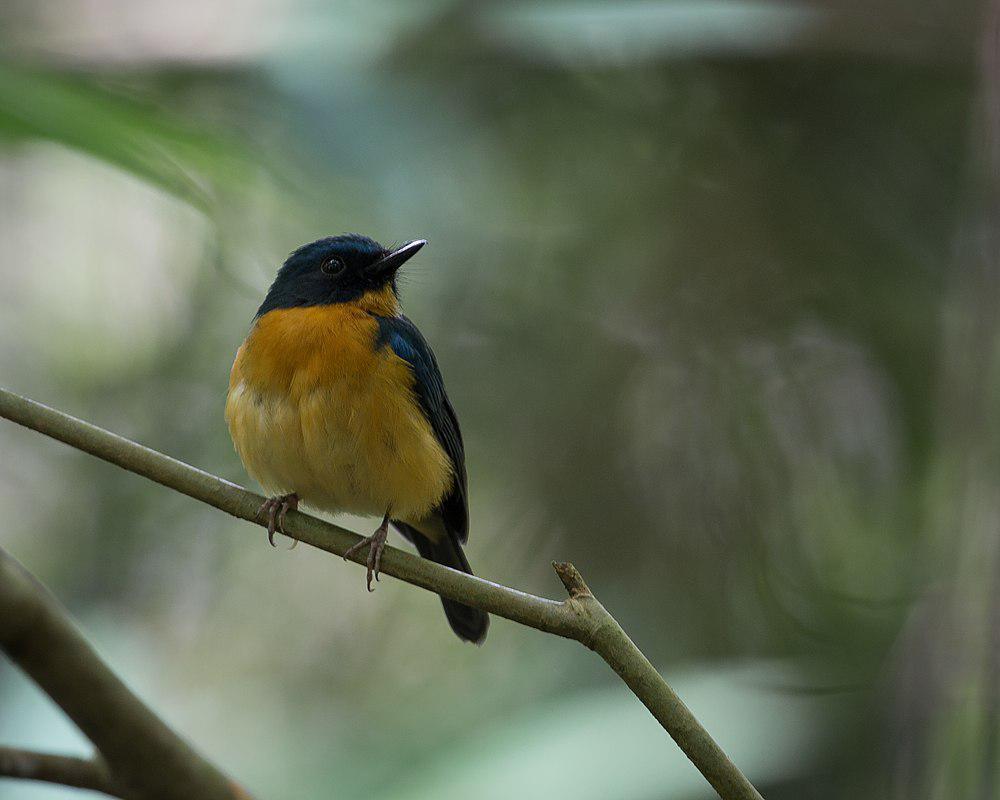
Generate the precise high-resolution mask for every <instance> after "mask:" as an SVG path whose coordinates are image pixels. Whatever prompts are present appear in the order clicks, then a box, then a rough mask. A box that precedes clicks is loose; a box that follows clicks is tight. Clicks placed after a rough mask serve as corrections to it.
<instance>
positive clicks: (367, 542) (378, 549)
mask: <svg viewBox="0 0 1000 800" xmlns="http://www.w3.org/2000/svg"><path fill="white" fill-rule="evenodd" d="M388 536H389V512H388V511H386V512H385V516H384V517H383V518H382V524H381V525H379V526H378V528H377V529H376V531H375V533H373V534H372V535H371V536H369V537H368V538H366V539H362V540H361V541H360V542H358V543H357V544H356V545H354V546H353V547H351V548H350V549H349V550H348V551H347V552H346V553H344V560H345V561H346V560H347V559H348V558H350V557H351V556H353V555H354V554H355V553H356V552H358V551H359V550H361V548H363V547H365V546H368V548H369V549H368V591H369V592H371V591H374V590H373V589H372V577H374V578H375V580H378V571H379V566H380V565H381V564H382V551H383V550H385V540H386V539H387V538H388Z"/></svg>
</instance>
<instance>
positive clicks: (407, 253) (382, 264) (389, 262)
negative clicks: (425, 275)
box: [365, 239, 427, 280]
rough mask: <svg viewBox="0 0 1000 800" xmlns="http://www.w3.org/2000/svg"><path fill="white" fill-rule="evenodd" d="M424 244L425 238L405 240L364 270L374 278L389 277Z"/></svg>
mask: <svg viewBox="0 0 1000 800" xmlns="http://www.w3.org/2000/svg"><path fill="white" fill-rule="evenodd" d="M425 244H427V240H426V239H414V240H413V241H412V242H407V243H406V244H404V245H403V246H402V247H400V248H399V249H398V250H393V251H392V252H391V253H389V255H387V256H386V257H385V258H383V259H381V260H379V261H376V262H375V263H374V264H372V265H371V266H370V267H368V269H367V270H365V271H366V272H367V273H368V275H369V276H371V277H372V278H374V279H376V280H379V279H382V280H385V279H388V278H391V277H392V276H393V275H395V274H396V270H398V269H399V268H400V267H401V266H403V264H405V263H406V262H407V261H409V260H410V259H411V258H412V257H413V256H415V255H416V254H417V251H418V250H419V249H420V248H421V247H423V246H424V245H425Z"/></svg>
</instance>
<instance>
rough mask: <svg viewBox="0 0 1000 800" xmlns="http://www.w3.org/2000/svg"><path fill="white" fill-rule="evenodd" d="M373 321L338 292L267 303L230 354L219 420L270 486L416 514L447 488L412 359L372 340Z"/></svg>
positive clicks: (352, 508)
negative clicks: (315, 299)
mask: <svg viewBox="0 0 1000 800" xmlns="http://www.w3.org/2000/svg"><path fill="white" fill-rule="evenodd" d="M377 327H378V326H377V323H376V321H375V320H374V319H373V318H372V317H371V316H370V315H369V314H367V313H365V312H364V311H363V310H359V309H358V308H356V307H353V306H347V305H346V304H341V305H337V306H321V307H310V308H295V309H282V310H280V311H272V312H270V313H269V314H267V315H265V316H264V317H262V318H261V319H260V320H258V322H257V323H256V325H255V326H254V329H253V331H251V333H250V335H249V336H248V337H247V340H246V341H245V342H244V343H243V346H242V347H241V348H240V351H239V353H237V357H236V362H235V363H234V364H233V371H232V376H231V379H230V388H229V396H228V398H227V401H226V421H227V423H228V425H229V431H230V434H231V435H232V438H233V443H234V444H235V445H236V450H237V452H238V453H239V455H240V458H241V459H242V461H243V464H244V466H245V467H246V469H247V471H248V472H249V473H250V475H251V476H253V477H254V478H255V479H256V480H257V481H259V482H260V484H261V486H262V487H263V488H264V490H265V491H266V492H267V493H268V494H285V493H288V492H295V493H297V494H298V495H299V497H300V498H301V499H302V501H303V502H304V503H305V504H307V505H310V506H313V507H314V508H318V509H321V510H324V511H330V512H340V511H346V512H351V513H355V514H365V515H372V516H381V515H382V514H385V513H386V512H387V511H389V512H390V513H391V514H392V516H393V517H394V518H396V519H401V520H404V521H408V522H409V521H412V522H416V521H418V520H421V519H423V518H425V517H427V516H428V515H429V514H430V512H431V510H432V509H433V508H434V507H435V506H436V505H437V504H438V503H439V502H440V501H441V499H442V497H444V495H445V494H446V492H447V491H448V490H449V489H450V488H451V486H452V482H453V480H454V477H453V475H454V470H453V468H452V465H451V462H450V459H449V458H448V456H447V454H446V453H445V452H444V450H443V449H442V448H441V445H440V444H439V443H438V441H437V439H436V437H435V436H434V432H433V430H432V429H431V427H430V424H429V423H428V422H427V420H426V419H425V417H424V415H423V413H422V412H421V409H420V407H419V405H418V403H417V400H416V398H415V396H414V394H413V388H412V387H413V377H412V374H411V372H410V369H409V367H408V365H407V364H406V362H404V361H403V360H402V359H400V358H399V357H398V356H396V355H395V353H393V352H392V350H391V349H389V348H387V347H385V348H381V349H380V350H378V351H376V350H374V348H373V345H374V342H375V338H376V335H377Z"/></svg>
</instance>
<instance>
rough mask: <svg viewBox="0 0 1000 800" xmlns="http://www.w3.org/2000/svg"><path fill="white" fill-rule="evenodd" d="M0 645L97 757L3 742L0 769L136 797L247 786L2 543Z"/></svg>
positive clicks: (215, 792) (210, 793) (209, 793)
mask: <svg viewBox="0 0 1000 800" xmlns="http://www.w3.org/2000/svg"><path fill="white" fill-rule="evenodd" d="M0 650H2V651H3V652H4V653H5V654H6V655H7V656H8V657H9V658H10V659H11V661H13V662H14V663H15V664H17V665H18V666H19V667H20V668H21V669H23V670H24V671H25V673H27V674H28V676H29V677H31V678H32V680H34V681H35V683H37V684H38V685H39V686H40V687H41V688H42V689H43V690H44V691H45V692H46V694H48V695H49V697H51V698H52V699H53V700H54V701H55V702H56V704H57V705H58V706H59V707H60V708H61V709H62V710H63V711H64V712H66V715H67V716H68V717H69V718H70V719H71V720H73V722H74V723H76V725H77V727H78V728H79V729H80V730H81V731H82V732H83V734H84V735H85V736H86V737H87V738H88V739H90V741H91V742H93V743H94V746H95V747H96V748H97V751H98V752H99V753H100V754H101V757H100V760H94V761H85V760H83V759H75V758H66V757H62V756H49V755H39V754H29V753H25V752H23V751H16V750H0V775H5V776H8V777H23V778H34V779H36V780H49V781H54V782H58V783H66V784H68V785H70V786H80V785H83V782H84V781H90V782H93V783H94V784H95V785H91V784H89V783H88V785H87V787H86V788H95V789H98V790H99V791H103V792H105V793H106V794H113V795H115V796H117V797H127V798H129V800H146V799H147V798H149V799H150V800H152V799H153V798H155V800H189V799H190V798H192V797H197V798H205V799H206V800H236V798H238V797H243V798H246V794H245V793H243V792H242V790H241V789H240V788H239V787H238V786H236V784H234V783H231V782H230V781H229V779H228V778H226V777H225V776H224V775H223V774H222V773H220V772H219V771H218V770H217V769H216V768H215V767H214V766H212V765H211V764H209V763H208V762H207V761H205V760H204V759H203V758H202V757H201V756H199V755H198V754H197V753H196V752H195V751H194V750H193V749H192V748H191V747H190V746H189V745H188V744H187V743H186V742H184V741H183V740H182V739H181V738H179V737H178V736H177V734H175V733H174V732H173V731H172V730H171V729H170V728H169V727H167V725H166V723H164V722H163V721H162V720H160V718H159V717H157V716H156V715H155V714H154V713H153V712H152V711H150V709H149V708H148V707H147V706H146V705H145V704H144V703H143V702H142V701H141V700H140V699H139V698H138V697H136V696H135V695H134V694H133V693H132V691H131V690H130V689H129V688H128V687H127V686H126V685H125V684H124V683H122V682H121V680H120V679H119V678H118V677H117V676H116V675H115V674H114V673H113V672H112V671H111V670H110V669H109V668H108V666H107V665H106V664H105V663H104V662H103V661H102V660H101V658H100V656H98V655H97V653H96V652H95V651H94V649H93V648H92V647H91V646H90V644H89V643H88V642H87V640H86V639H84V638H83V635H82V634H81V633H80V632H79V631H78V630H77V629H76V627H75V626H74V625H73V623H72V622H71V621H70V619H69V615H68V614H67V612H66V610H65V609H63V608H62V606H60V605H59V604H58V603H57V602H56V600H55V598H53V597H52V596H51V595H50V594H49V593H48V591H46V589H45V587H43V586H42V585H41V584H40V583H39V582H38V581H37V580H35V578H34V577H33V576H32V575H31V574H30V573H29V572H28V571H27V570H26V569H25V568H24V567H22V566H21V565H20V564H19V563H18V562H17V561H16V560H14V559H13V558H12V557H11V556H10V555H8V554H7V553H6V552H5V551H4V550H3V549H0Z"/></svg>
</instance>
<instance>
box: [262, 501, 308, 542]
mask: <svg viewBox="0 0 1000 800" xmlns="http://www.w3.org/2000/svg"><path fill="white" fill-rule="evenodd" d="M298 507H299V496H298V495H297V494H295V493H294V492H292V493H291V494H283V495H278V496H277V497H269V498H267V500H265V501H264V503H263V504H262V505H261V507H260V510H259V511H258V512H257V516H258V517H260V516H266V518H267V541H268V542H270V544H271V547H277V545H276V544H275V543H274V534H275V533H281V534H284V532H285V516H286V515H287V514H288V512H289V511H296V510H298ZM296 544H298V539H295V540H294V541H293V544H292V547H295V545H296Z"/></svg>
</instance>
